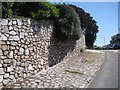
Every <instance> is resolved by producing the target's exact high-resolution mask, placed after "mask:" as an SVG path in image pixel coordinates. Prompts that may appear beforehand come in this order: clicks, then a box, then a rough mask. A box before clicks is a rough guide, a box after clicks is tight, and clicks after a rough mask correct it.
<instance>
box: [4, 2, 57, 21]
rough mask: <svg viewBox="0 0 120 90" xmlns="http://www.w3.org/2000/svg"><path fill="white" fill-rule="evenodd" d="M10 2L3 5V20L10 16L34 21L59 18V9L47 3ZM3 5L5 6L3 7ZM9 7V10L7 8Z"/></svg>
mask: <svg viewBox="0 0 120 90" xmlns="http://www.w3.org/2000/svg"><path fill="white" fill-rule="evenodd" d="M11 3H12V2H9V3H3V9H4V10H5V12H4V13H3V14H4V15H3V17H4V16H5V17H4V18H9V17H10V16H12V15H15V16H24V17H30V18H34V19H54V18H57V17H58V16H59V9H57V8H56V7H55V6H54V5H52V4H51V3H49V2H14V3H13V4H11ZM4 4H5V5H4ZM9 4H10V5H11V6H10V5H9ZM8 6H9V8H8Z"/></svg>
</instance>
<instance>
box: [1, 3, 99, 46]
mask: <svg viewBox="0 0 120 90" xmlns="http://www.w3.org/2000/svg"><path fill="white" fill-rule="evenodd" d="M2 17H3V18H11V17H28V18H33V19H52V20H54V21H55V29H54V33H55V37H56V38H58V39H59V40H62V41H65V40H68V39H71V38H72V39H75V40H78V39H79V38H80V35H81V28H82V30H84V31H85V39H86V45H87V48H93V43H94V42H95V40H96V37H97V33H98V26H97V25H96V23H97V22H96V21H95V20H94V19H93V17H91V15H90V14H89V13H86V12H85V11H84V10H83V9H82V8H79V7H77V6H74V5H65V4H59V5H53V4H51V3H49V2H3V3H2ZM80 21H81V23H80Z"/></svg>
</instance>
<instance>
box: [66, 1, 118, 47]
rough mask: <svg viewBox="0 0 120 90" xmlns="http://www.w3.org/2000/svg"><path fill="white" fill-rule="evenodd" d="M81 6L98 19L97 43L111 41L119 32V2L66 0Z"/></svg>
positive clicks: (101, 44)
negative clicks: (75, 0) (74, 0)
mask: <svg viewBox="0 0 120 90" xmlns="http://www.w3.org/2000/svg"><path fill="white" fill-rule="evenodd" d="M65 3H66V4H73V5H76V6H78V7H81V8H83V9H84V10H85V12H87V13H90V14H91V16H92V17H93V18H94V20H96V21H97V25H98V27H99V32H98V33H97V39H96V42H95V45H98V46H103V45H104V44H105V45H107V44H109V43H110V40H111V36H113V35H115V34H117V33H118V2H65ZM119 6H120V5H119Z"/></svg>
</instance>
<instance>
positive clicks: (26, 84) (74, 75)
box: [7, 53, 104, 88]
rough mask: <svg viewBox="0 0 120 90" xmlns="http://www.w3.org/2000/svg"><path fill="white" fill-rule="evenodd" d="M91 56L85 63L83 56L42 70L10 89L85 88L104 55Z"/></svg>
mask: <svg viewBox="0 0 120 90" xmlns="http://www.w3.org/2000/svg"><path fill="white" fill-rule="evenodd" d="M98 54H99V55H93V56H94V58H93V57H91V58H89V61H86V58H85V57H84V55H83V56H82V57H81V56H80V55H77V56H75V57H72V58H71V59H69V60H68V59H66V60H64V61H61V62H60V63H58V64H57V65H54V66H53V67H50V68H48V69H47V70H42V71H41V72H39V73H38V74H36V75H33V76H31V77H27V78H25V79H24V80H19V81H17V82H16V83H14V84H12V85H7V87H11V88H64V87H65V88H67V87H68V88H75V87H77V88H85V87H86V86H87V85H88V84H89V83H90V81H91V80H92V79H93V78H94V77H95V73H96V71H98V70H99V68H100V66H101V64H102V62H103V59H104V53H98Z"/></svg>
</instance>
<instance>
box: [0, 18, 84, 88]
mask: <svg viewBox="0 0 120 90" xmlns="http://www.w3.org/2000/svg"><path fill="white" fill-rule="evenodd" d="M53 27H54V22H53V21H39V22H38V21H35V20H32V19H15V18H13V19H1V26H0V28H1V31H0V63H1V65H0V71H1V72H0V83H2V84H1V85H4V86H5V85H6V84H8V83H13V82H15V81H17V80H22V79H23V78H26V77H28V76H31V75H34V74H36V73H37V72H39V71H41V70H43V69H47V68H48V67H49V66H53V65H55V64H57V63H59V62H61V61H62V60H64V59H69V58H70V56H71V55H72V56H73V55H77V54H78V53H80V48H84V47H83V46H84V44H85V43H84V35H83V34H82V37H81V39H80V40H77V41H73V40H72V41H71V40H69V41H67V42H65V43H61V42H59V41H56V40H55V38H54V35H53ZM80 42H81V43H80ZM8 73H9V75H8ZM3 77H4V78H3ZM36 82H37V80H36ZM48 82H49V81H48ZM45 85H46V86H49V85H48V84H47V83H45ZM23 86H24V84H23ZM33 86H34V87H36V83H33ZM16 87H17V86H16ZM56 87H58V86H56Z"/></svg>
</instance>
